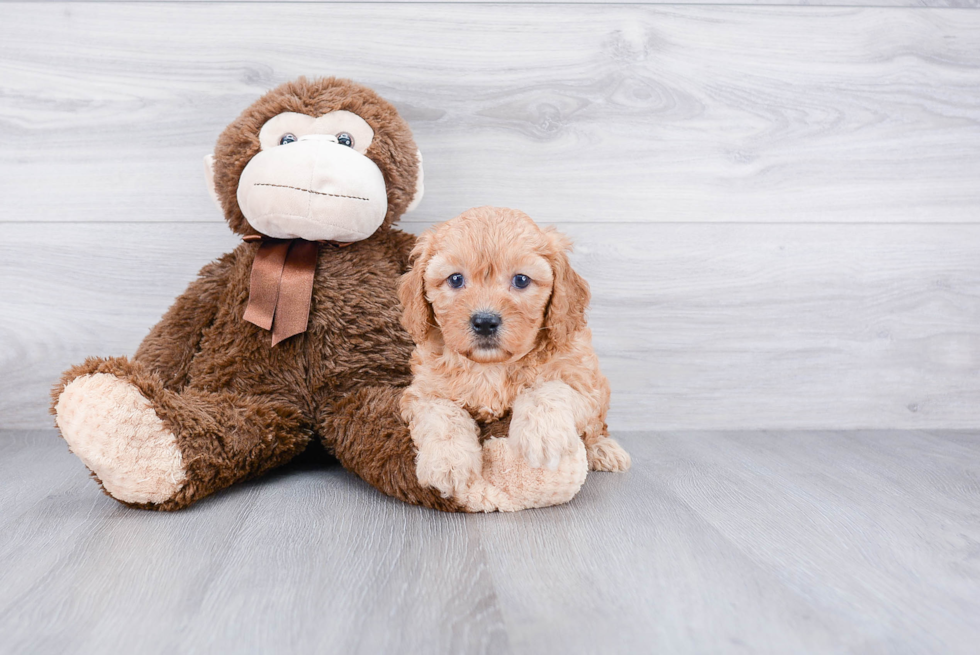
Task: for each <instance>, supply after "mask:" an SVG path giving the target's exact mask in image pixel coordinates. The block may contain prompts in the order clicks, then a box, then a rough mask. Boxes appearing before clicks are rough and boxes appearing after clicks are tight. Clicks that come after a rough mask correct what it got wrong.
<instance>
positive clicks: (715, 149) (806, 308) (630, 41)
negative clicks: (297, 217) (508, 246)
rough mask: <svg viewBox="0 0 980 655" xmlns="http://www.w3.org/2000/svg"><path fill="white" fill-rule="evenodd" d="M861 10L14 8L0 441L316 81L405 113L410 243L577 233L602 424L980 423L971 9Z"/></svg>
mask: <svg viewBox="0 0 980 655" xmlns="http://www.w3.org/2000/svg"><path fill="white" fill-rule="evenodd" d="M759 4H763V3H759ZM766 4H768V3H766ZM811 4H813V3H811ZM834 4H846V3H839V2H835V3H834ZM859 4H861V5H873V4H887V5H892V6H888V7H879V8H867V7H842V6H835V7H813V6H794V5H793V3H789V4H784V5H782V6H744V5H740V6H727V7H726V6H701V5H699V6H685V5H684V4H683V3H676V4H673V5H671V4H661V5H649V6H647V5H638V4H633V5H603V4H575V3H562V4H549V3H544V4H509V5H507V6H502V5H494V4H482V3H457V4H439V3H423V4H414V3H412V4H409V3H390V4H379V3H372V2H361V3H344V4H340V3H338V4H331V3H296V4H292V3H272V2H270V3H262V2H256V3H241V4H239V3H222V2H183V3H181V2H178V3H163V4H156V3H127V2H105V3H74V2H70V3H66V2H45V3H11V2H2V3H0V229H2V230H3V235H4V236H3V238H2V239H0V427H7V428H11V427H17V428H33V427H45V426H48V425H50V419H49V418H48V417H47V416H46V415H45V407H46V403H47V389H48V387H49V386H50V384H51V383H52V382H53V380H54V379H55V378H56V377H57V374H58V372H59V371H60V370H62V369H63V368H65V367H66V366H67V365H69V364H71V363H75V362H78V361H80V360H81V359H82V358H84V357H85V356H86V355H92V354H103V355H108V354H126V353H131V352H132V351H133V350H134V349H135V347H136V345H137V344H138V343H139V340H140V339H141V338H142V337H143V336H144V335H145V334H146V332H147V330H148V329H149V327H150V326H151V325H152V324H153V323H154V322H155V321H156V320H157V319H158V318H159V316H160V314H161V313H162V312H163V311H164V310H165V309H166V307H167V306H168V305H169V303H170V302H171V301H172V300H173V298H174V297H175V296H176V295H177V294H178V293H180V291H181V290H182V289H183V288H184V286H185V285H186V284H187V282H188V281H189V280H190V279H192V278H193V276H194V274H195V273H196V271H197V270H198V269H199V268H200V267H201V266H202V265H203V264H204V263H205V262H207V261H209V260H210V259H211V258H213V257H215V256H217V255H219V254H221V253H222V252H224V251H227V250H228V249H230V248H232V247H233V246H234V243H235V240H234V238H233V237H232V235H231V234H230V233H229V232H228V230H227V228H226V227H225V226H224V224H223V223H222V219H221V216H220V214H219V213H218V212H217V210H216V209H215V208H214V206H213V205H212V204H211V201H210V200H209V198H208V196H207V193H206V191H205V188H204V184H203V179H202V165H201V159H202V157H203V155H204V154H205V153H207V152H208V151H209V150H210V148H211V147H212V145H213V143H214V140H215V138H216V137H217V135H218V133H219V132H220V131H221V129H222V128H223V127H224V125H226V124H227V123H228V122H229V121H231V120H232V119H233V118H234V117H235V116H236V115H237V114H238V112H239V111H241V109H243V108H244V107H245V106H247V105H248V104H249V103H250V102H252V101H253V100H254V99H255V98H256V97H258V95H260V94H261V93H262V92H264V91H265V90H267V89H269V88H270V87H272V86H274V85H275V84H277V83H279V82H282V81H285V80H288V79H290V78H293V77H295V76H298V75H301V74H305V75H310V76H315V75H340V76H348V77H352V78H354V79H357V80H358V81H361V82H364V83H366V84H368V85H370V86H372V87H374V88H376V89H377V90H378V91H379V92H381V93H382V94H383V95H384V96H386V97H387V98H389V99H390V100H392V101H393V102H394V103H395V104H396V105H397V106H398V108H399V109H400V110H401V111H402V112H403V114H404V115H405V116H406V118H407V119H408V120H409V121H410V123H411V125H412V127H413V130H414V131H415V134H416V138H417V140H418V142H419V144H420V147H421V148H422V150H423V153H424V154H425V162H426V183H427V184H426V187H427V195H426V199H425V201H424V202H423V203H422V205H421V207H420V208H419V210H418V211H417V212H415V213H414V214H411V215H409V216H408V217H406V226H407V227H408V229H411V230H412V231H419V230H421V229H423V228H424V227H425V226H427V225H429V224H431V223H432V222H435V221H440V220H444V219H447V218H450V217H452V216H454V215H455V214H456V213H458V212H459V211H461V210H463V209H465V208H466V207H469V206H473V205H480V204H497V205H504V206H513V207H519V208H521V209H524V210H526V211H528V212H529V213H530V214H531V215H532V216H534V217H535V218H536V219H538V220H539V221H540V222H543V223H555V224H557V225H559V226H560V227H561V228H562V229H563V230H565V231H567V232H568V233H569V234H571V235H572V236H573V237H574V238H575V239H576V241H577V243H578V252H577V253H576V255H575V262H576V265H577V266H578V268H579V269H580V270H581V272H582V273H583V274H584V275H585V276H586V277H587V278H588V279H589V280H590V281H591V282H592V285H593V290H594V296H595V302H594V305H593V309H592V314H591V323H592V325H593V328H594V330H595V333H596V343H597V348H598V350H599V352H600V355H601V357H602V361H603V363H604V368H605V371H606V372H607V374H608V376H609V378H610V380H611V382H612V385H613V390H614V395H613V404H614V407H613V412H612V416H611V422H612V425H613V427H614V429H617V430H624V429H687V428H694V429H706V428H710V429H726V428H731V429H735V428H738V429H753V428H820V429H845V428H883V427H887V428H920V427H921V428H964V427H976V426H977V425H980V12H977V11H975V10H973V9H969V8H966V9H964V8H957V7H975V6H976V4H977V3H976V2H966V3H958V2H955V1H950V2H938V3H929V4H934V5H936V6H937V7H939V8H921V7H918V6H917V5H920V4H925V3H918V2H914V1H910V2H882V3H878V2H861V3H859Z"/></svg>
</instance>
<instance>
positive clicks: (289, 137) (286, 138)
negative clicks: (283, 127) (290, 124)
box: [279, 132, 296, 146]
mask: <svg viewBox="0 0 980 655" xmlns="http://www.w3.org/2000/svg"><path fill="white" fill-rule="evenodd" d="M295 142H296V135H295V134H293V133H291V132H286V133H285V134H283V135H282V136H281V137H279V145H281V146H284V145H286V144H287V143H295Z"/></svg>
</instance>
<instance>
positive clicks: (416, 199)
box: [405, 150, 425, 214]
mask: <svg viewBox="0 0 980 655" xmlns="http://www.w3.org/2000/svg"><path fill="white" fill-rule="evenodd" d="M415 156H416V157H418V159H419V176H418V178H416V180H415V195H414V196H412V202H410V203H408V207H407V208H406V209H405V213H406V214H407V213H408V212H410V211H412V210H413V209H415V208H416V207H418V206H419V203H420V202H422V196H423V195H425V185H424V184H422V178H423V177H424V175H423V174H422V151H421V150H416V151H415Z"/></svg>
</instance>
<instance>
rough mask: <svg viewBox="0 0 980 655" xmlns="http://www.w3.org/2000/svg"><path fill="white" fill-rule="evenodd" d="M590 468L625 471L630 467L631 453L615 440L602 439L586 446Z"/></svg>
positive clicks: (594, 469)
mask: <svg viewBox="0 0 980 655" xmlns="http://www.w3.org/2000/svg"><path fill="white" fill-rule="evenodd" d="M586 454H587V455H588V457H589V469H591V470H593V471H613V472H617V471H625V470H626V469H628V468H629V467H630V455H629V453H628V452H626V451H625V450H623V447H622V446H620V445H619V444H618V443H616V441H615V440H613V439H609V438H605V439H600V440H599V441H597V442H596V443H594V444H592V445H591V446H587V447H586Z"/></svg>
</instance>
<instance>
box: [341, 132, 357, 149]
mask: <svg viewBox="0 0 980 655" xmlns="http://www.w3.org/2000/svg"><path fill="white" fill-rule="evenodd" d="M337 143H339V144H340V145H342V146H347V147H348V148H353V147H354V137H352V136H351V135H350V134H348V133H347V132H341V133H340V134H338V135H337Z"/></svg>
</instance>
